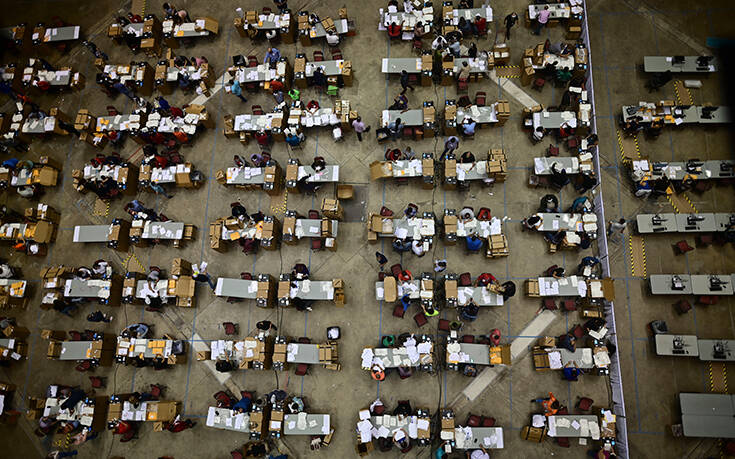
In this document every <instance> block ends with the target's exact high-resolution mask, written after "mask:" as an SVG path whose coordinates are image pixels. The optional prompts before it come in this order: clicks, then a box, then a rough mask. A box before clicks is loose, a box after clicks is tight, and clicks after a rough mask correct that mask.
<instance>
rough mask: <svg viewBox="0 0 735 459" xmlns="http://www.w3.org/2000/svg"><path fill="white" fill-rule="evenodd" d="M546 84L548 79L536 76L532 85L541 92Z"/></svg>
mask: <svg viewBox="0 0 735 459" xmlns="http://www.w3.org/2000/svg"><path fill="white" fill-rule="evenodd" d="M545 84H546V80H544V79H543V78H535V79H534V80H533V84H532V85H531V87H532V88H533V89H535V90H536V91H539V92H540V91H541V90H542V89H543V88H544V85H545Z"/></svg>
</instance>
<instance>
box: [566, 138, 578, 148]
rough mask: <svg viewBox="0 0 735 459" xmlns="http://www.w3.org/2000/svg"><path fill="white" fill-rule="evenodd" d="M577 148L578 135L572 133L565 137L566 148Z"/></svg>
mask: <svg viewBox="0 0 735 459" xmlns="http://www.w3.org/2000/svg"><path fill="white" fill-rule="evenodd" d="M577 148H579V137H577V136H574V135H573V136H569V137H567V149H568V150H576V149H577Z"/></svg>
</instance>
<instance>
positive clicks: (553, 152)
mask: <svg viewBox="0 0 735 459" xmlns="http://www.w3.org/2000/svg"><path fill="white" fill-rule="evenodd" d="M546 156H559V147H557V146H556V145H552V144H549V148H547V149H546Z"/></svg>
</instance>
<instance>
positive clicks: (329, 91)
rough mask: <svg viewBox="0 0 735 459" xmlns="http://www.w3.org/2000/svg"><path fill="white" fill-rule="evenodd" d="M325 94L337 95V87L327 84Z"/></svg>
mask: <svg viewBox="0 0 735 459" xmlns="http://www.w3.org/2000/svg"><path fill="white" fill-rule="evenodd" d="M327 95H328V96H338V95H339V88H338V87H337V86H334V85H331V84H330V85H329V86H327Z"/></svg>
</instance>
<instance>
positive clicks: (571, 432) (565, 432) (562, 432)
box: [549, 414, 599, 438]
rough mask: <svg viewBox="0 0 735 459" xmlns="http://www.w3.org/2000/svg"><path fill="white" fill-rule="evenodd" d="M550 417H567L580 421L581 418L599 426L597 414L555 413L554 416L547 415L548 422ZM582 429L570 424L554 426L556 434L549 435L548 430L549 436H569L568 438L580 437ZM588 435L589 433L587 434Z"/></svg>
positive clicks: (571, 420)
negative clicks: (567, 425)
mask: <svg viewBox="0 0 735 459" xmlns="http://www.w3.org/2000/svg"><path fill="white" fill-rule="evenodd" d="M552 418H553V419H554V421H556V420H557V419H568V420H569V421H570V422H574V421H577V422H579V421H581V420H582V419H586V420H587V422H588V423H592V424H597V425H598V426H599V420H598V419H597V416H594V415H591V414H564V415H556V416H549V422H551V420H552ZM581 433H582V429H581V428H580V429H575V428H574V427H572V426H569V427H558V426H557V427H556V434H555V435H551V432H549V436H550V437H569V438H580V437H581V436H582V435H581ZM588 436H589V435H588Z"/></svg>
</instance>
